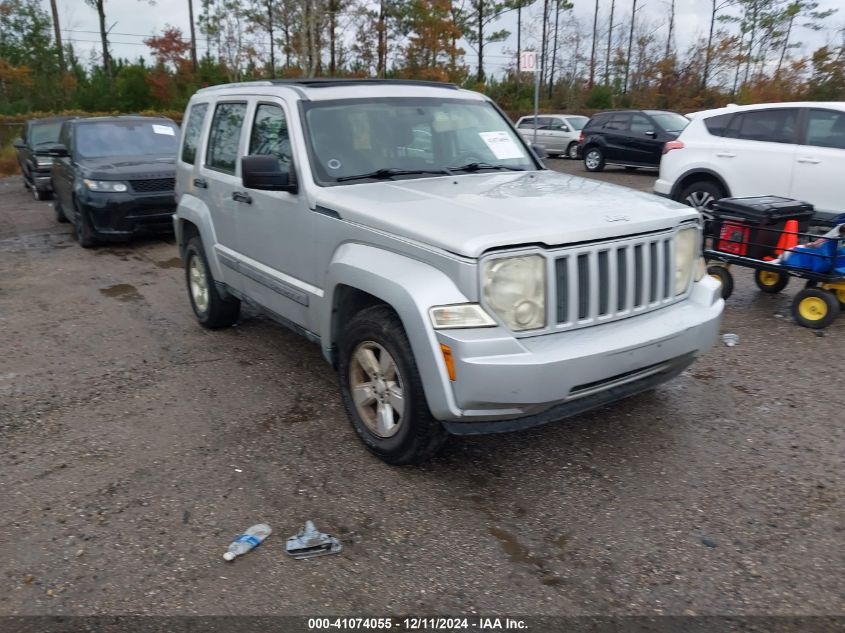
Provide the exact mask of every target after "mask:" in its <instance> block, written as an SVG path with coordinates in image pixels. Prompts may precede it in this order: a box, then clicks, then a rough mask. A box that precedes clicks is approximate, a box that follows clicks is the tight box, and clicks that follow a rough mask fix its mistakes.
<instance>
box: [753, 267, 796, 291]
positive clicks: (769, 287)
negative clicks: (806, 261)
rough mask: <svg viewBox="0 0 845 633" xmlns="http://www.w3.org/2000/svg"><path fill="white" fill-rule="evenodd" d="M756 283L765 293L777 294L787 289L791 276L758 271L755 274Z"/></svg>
mask: <svg viewBox="0 0 845 633" xmlns="http://www.w3.org/2000/svg"><path fill="white" fill-rule="evenodd" d="M754 283H756V284H757V287H758V288H759V289H760V290H762V291H763V292H767V293H769V294H777V293H778V292H780V291H781V290H783V289H784V288H786V286H787V284H788V283H789V275H785V274H783V273H777V272H773V271H770V270H757V271H755V272H754Z"/></svg>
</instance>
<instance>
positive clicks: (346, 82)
mask: <svg viewBox="0 0 845 633" xmlns="http://www.w3.org/2000/svg"><path fill="white" fill-rule="evenodd" d="M360 84H376V85H393V86H428V87H430V88H446V89H447V90H460V87H459V86H457V85H455V84H452V83H442V82H439V81H425V80H421V79H370V78H359V77H340V78H337V77H316V78H312V79H308V78H304V77H303V78H299V79H263V80H258V81H242V82H238V83H231V84H219V85H217V86H208V87H207V88H200V89H199V90H197V92H209V91H212V90H223V89H226V88H245V87H250V86H301V87H303V88H332V87H337V86H353V85H360Z"/></svg>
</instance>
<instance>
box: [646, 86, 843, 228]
mask: <svg viewBox="0 0 845 633" xmlns="http://www.w3.org/2000/svg"><path fill="white" fill-rule="evenodd" d="M663 153H664V155H663V159H662V160H661V162H660V178H659V179H658V180H657V182H656V183H655V185H654V191H655V193H657V194H658V195H661V196H666V197H669V198H672V199H673V200H678V201H680V202H685V203H686V204H688V205H690V206H694V207H696V208H698V210H699V211H701V212H703V213H704V214H705V215H707V214H708V212H709V211H710V209H711V208H712V205H713V202H715V201H716V200H718V199H719V198H724V197H727V196H733V197H742V196H759V195H775V196H785V197H789V198H796V199H798V200H803V201H805V202H809V203H811V204H813V205H814V206H815V208H816V216H817V218H818V219H819V220H821V221H829V220H831V219H832V218H833V217H834V216H836V215H838V214H840V213H843V212H845V179H843V177H842V176H843V174H845V103H842V102H834V103H821V102H807V103H768V104H760V105H753V106H728V107H726V108H718V109H716V110H707V111H704V112H699V113H697V114H696V115H695V116H694V117H693V120H692V122H691V123H690V124H689V125H688V126H687V128H686V129H685V130H684V131H683V132H682V133H681V135H680V136H679V137H678V139H677V140H675V141H671V142H669V143H666V146H665V147H664V149H663Z"/></svg>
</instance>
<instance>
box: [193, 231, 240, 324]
mask: <svg viewBox="0 0 845 633" xmlns="http://www.w3.org/2000/svg"><path fill="white" fill-rule="evenodd" d="M184 260H185V281H186V283H187V285H188V298H189V299H190V300H191V308H193V310H194V315H195V316H196V317H197V321H199V322H200V325H202V326H203V327H207V328H208V329H210V330H216V329H219V328H224V327H229V326H230V325H232V324H233V323H235V321H237V320H238V315H239V314H240V311H241V302H240V301H238V300H237V299H224V298H223V296H222V295H221V294H220V292H219V291H218V290H217V285H216V284H215V283H214V278H213V277H212V276H211V270H210V269H209V267H208V260H206V258H205V250H204V249H203V246H202V240H201V239H200V238H199V236H198V235H195V236H194V237H192V238H191V239H190V240H189V241H188V245H187V246H186V247H185V256H184Z"/></svg>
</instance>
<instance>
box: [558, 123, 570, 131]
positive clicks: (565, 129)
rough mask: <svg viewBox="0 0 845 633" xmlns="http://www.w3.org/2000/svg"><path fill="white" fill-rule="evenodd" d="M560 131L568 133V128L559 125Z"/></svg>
mask: <svg viewBox="0 0 845 633" xmlns="http://www.w3.org/2000/svg"><path fill="white" fill-rule="evenodd" d="M560 131H561V132H568V131H569V126H568V125H561V126H560Z"/></svg>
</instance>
